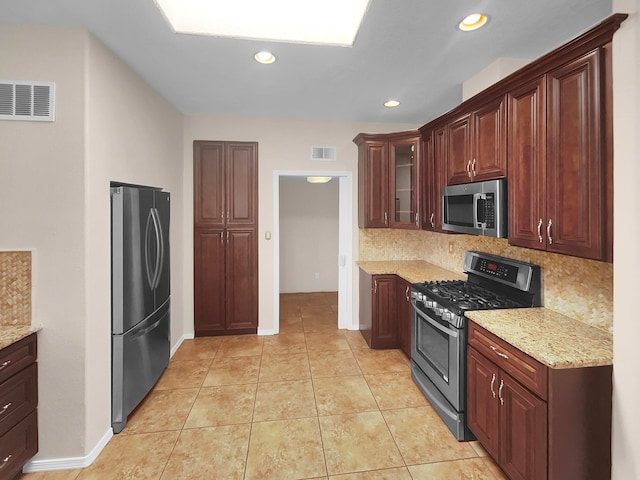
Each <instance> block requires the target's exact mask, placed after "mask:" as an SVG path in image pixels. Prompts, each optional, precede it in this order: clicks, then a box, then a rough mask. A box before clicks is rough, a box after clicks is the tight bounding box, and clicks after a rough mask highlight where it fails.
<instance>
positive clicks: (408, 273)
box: [356, 260, 466, 283]
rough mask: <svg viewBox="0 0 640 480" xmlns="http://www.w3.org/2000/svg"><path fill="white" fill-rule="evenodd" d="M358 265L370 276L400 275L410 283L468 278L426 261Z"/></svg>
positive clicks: (379, 261)
mask: <svg viewBox="0 0 640 480" xmlns="http://www.w3.org/2000/svg"><path fill="white" fill-rule="evenodd" d="M356 265H358V266H359V267H360V268H361V269H362V270H364V271H365V272H367V273H368V274H370V275H398V276H399V277H401V278H404V279H405V280H406V281H408V282H409V283H419V282H431V281H435V280H461V279H462V280H463V279H465V278H466V276H465V275H463V274H462V273H461V272H453V271H451V270H447V269H446V268H443V267H439V266H438V265H434V264H433V263H429V262H427V261H424V260H361V261H357V262H356Z"/></svg>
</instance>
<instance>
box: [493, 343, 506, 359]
mask: <svg viewBox="0 0 640 480" xmlns="http://www.w3.org/2000/svg"><path fill="white" fill-rule="evenodd" d="M489 348H490V349H491V350H493V351H494V352H495V354H496V355H498V356H499V357H502V358H505V359H507V360H509V357H508V356H507V355H506V354H504V353H502V352H499V351H498V349H497V348H496V347H494V346H493V345H489Z"/></svg>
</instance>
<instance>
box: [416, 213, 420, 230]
mask: <svg viewBox="0 0 640 480" xmlns="http://www.w3.org/2000/svg"><path fill="white" fill-rule="evenodd" d="M418 217H419V215H418V212H416V227H420V219H419V218H418Z"/></svg>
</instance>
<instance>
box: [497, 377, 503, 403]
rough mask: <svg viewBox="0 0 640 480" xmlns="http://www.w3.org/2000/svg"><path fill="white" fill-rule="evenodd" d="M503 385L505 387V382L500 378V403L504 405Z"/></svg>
mask: <svg viewBox="0 0 640 480" xmlns="http://www.w3.org/2000/svg"><path fill="white" fill-rule="evenodd" d="M503 387H504V382H503V381H502V380H500V388H499V389H498V398H500V405H504V398H502V389H503Z"/></svg>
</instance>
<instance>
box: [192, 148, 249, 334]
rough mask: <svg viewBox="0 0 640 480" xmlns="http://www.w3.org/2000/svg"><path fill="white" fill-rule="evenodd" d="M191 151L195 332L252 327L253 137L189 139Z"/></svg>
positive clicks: (229, 331)
mask: <svg viewBox="0 0 640 480" xmlns="http://www.w3.org/2000/svg"><path fill="white" fill-rule="evenodd" d="M193 152H194V169H193V171H194V326H195V334H196V335H197V336H203V335H226V334H232V333H233V334H241V333H256V331H257V326H258V297H257V295H258V239H257V223H258V200H257V199H258V153H257V143H255V142H211V141H195V142H194V146H193Z"/></svg>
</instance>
